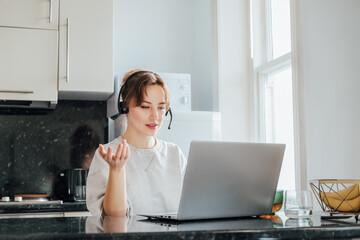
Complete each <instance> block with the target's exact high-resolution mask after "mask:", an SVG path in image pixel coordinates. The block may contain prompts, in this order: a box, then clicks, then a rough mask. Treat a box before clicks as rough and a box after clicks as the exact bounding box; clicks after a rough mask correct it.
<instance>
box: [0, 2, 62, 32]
mask: <svg viewBox="0 0 360 240" xmlns="http://www.w3.org/2000/svg"><path fill="white" fill-rule="evenodd" d="M58 13H59V0H0V26H3V27H21V28H41V29H56V30H57V29H58Z"/></svg>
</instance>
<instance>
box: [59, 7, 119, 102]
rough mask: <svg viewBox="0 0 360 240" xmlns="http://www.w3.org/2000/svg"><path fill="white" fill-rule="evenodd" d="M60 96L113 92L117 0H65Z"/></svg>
mask: <svg viewBox="0 0 360 240" xmlns="http://www.w3.org/2000/svg"><path fill="white" fill-rule="evenodd" d="M59 30H60V36H59V39H60V40H59V54H60V55H59V61H60V62H59V98H62V99H81V100H88V99H89V100H94V99H99V100H105V99H107V98H108V97H109V96H110V95H111V94H112V92H113V88H114V79H113V78H114V77H113V76H114V75H113V0H76V1H75V0H61V1H60V25H59Z"/></svg>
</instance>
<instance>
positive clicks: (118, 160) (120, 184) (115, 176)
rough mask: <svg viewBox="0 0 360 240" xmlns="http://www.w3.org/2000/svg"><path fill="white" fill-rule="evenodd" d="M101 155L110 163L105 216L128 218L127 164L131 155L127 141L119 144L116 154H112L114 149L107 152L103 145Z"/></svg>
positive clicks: (104, 205)
mask: <svg viewBox="0 0 360 240" xmlns="http://www.w3.org/2000/svg"><path fill="white" fill-rule="evenodd" d="M99 153H100V155H101V156H102V157H103V158H104V160H105V161H106V162H108V163H109V178H108V183H107V187H106V192H105V196H104V201H103V207H104V211H105V214H106V215H108V216H126V213H127V197H126V175H125V164H126V161H127V159H128V158H129V155H130V150H129V146H128V145H127V143H126V140H123V142H122V143H121V144H119V146H118V148H117V150H116V154H115V155H113V154H112V148H109V149H108V151H107V152H105V151H104V148H103V146H102V145H100V148H99Z"/></svg>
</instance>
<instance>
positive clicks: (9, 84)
mask: <svg viewBox="0 0 360 240" xmlns="http://www.w3.org/2000/svg"><path fill="white" fill-rule="evenodd" d="M57 60H58V31H54V30H39V29H22V28H8V27H0V100H25V101H54V102H56V101H57V73H58V72H57V71H58V65H57Z"/></svg>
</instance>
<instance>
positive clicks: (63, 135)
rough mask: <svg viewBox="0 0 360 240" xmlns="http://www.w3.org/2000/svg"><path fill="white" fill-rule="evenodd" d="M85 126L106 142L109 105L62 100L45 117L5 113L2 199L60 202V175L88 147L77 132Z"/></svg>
mask: <svg viewBox="0 0 360 240" xmlns="http://www.w3.org/2000/svg"><path fill="white" fill-rule="evenodd" d="M84 126H85V128H86V129H91V131H92V134H93V135H94V136H96V137H97V138H96V139H97V141H98V142H100V143H104V142H106V141H107V119H106V102H100V101H70V100H66V101H59V102H58V104H57V106H56V108H55V110H53V111H47V112H46V113H39V112H36V111H32V110H25V111H24V110H22V111H18V110H6V111H3V110H1V111H0V136H1V140H0V190H1V196H10V197H12V196H13V195H14V194H22V193H32V194H37V193H45V194H50V196H51V197H52V198H55V199H56V196H55V194H54V193H55V192H56V187H55V186H56V181H57V179H58V178H59V174H60V173H61V172H62V171H64V170H65V169H69V168H73V167H74V164H71V162H70V159H71V158H72V157H73V156H74V155H76V154H77V152H76V151H75V153H74V149H75V150H76V149H77V148H78V147H75V148H74V146H81V145H85V143H84V141H83V140H82V139H81V136H82V135H84V134H82V135H81V133H80V134H79V133H78V132H79V131H78V130H79V127H80V128H84ZM76 132H77V133H76ZM85 142H86V141H85Z"/></svg>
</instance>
